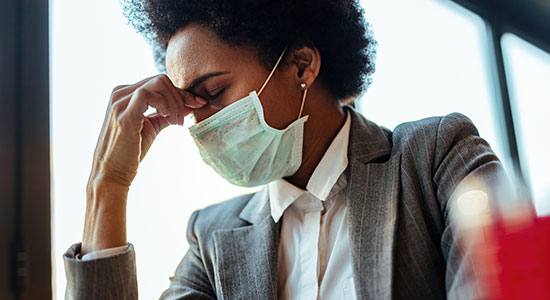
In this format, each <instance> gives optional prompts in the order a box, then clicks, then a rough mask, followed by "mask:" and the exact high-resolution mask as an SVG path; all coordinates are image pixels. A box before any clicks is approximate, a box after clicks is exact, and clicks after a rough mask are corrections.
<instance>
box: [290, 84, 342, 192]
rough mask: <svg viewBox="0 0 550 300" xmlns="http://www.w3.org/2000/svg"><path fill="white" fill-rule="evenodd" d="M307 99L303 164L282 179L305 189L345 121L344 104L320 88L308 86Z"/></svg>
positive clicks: (304, 111) (304, 113)
mask: <svg viewBox="0 0 550 300" xmlns="http://www.w3.org/2000/svg"><path fill="white" fill-rule="evenodd" d="M307 98H308V99H307V100H306V103H305V105H304V110H303V115H309V118H308V120H307V122H306V123H305V124H304V142H303V150H302V164H301V165H300V168H299V169H298V171H296V173H294V175H292V176H289V177H285V178H284V179H285V180H286V181H288V182H289V183H291V184H293V185H294V186H296V187H299V188H301V189H304V190H305V189H306V187H307V183H308V181H309V179H310V178H311V175H312V174H313V171H314V170H315V168H316V167H317V165H318V164H319V162H320V161H321V158H323V155H324V154H325V152H326V151H327V149H328V147H329V146H330V144H331V143H332V140H333V139H334V138H335V137H336V135H337V134H338V132H339V131H340V128H342V126H343V125H344V123H345V121H346V114H345V112H344V109H343V107H342V106H341V105H340V103H339V102H338V101H337V100H336V99H335V98H334V97H332V96H330V93H329V92H328V91H326V90H325V89H323V88H322V87H320V88H318V89H310V91H309V93H308V97H307Z"/></svg>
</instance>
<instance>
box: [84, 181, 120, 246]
mask: <svg viewBox="0 0 550 300" xmlns="http://www.w3.org/2000/svg"><path fill="white" fill-rule="evenodd" d="M128 190H129V187H128V186H125V185H122V184H119V183H117V182H113V181H109V180H104V179H95V180H90V181H89V182H88V186H87V201H86V216H85V221H84V234H83V239H82V248H81V255H84V254H86V253H89V252H91V251H95V250H101V249H107V248H112V247H117V246H122V245H125V244H126V202H127V198H128Z"/></svg>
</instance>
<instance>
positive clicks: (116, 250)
mask: <svg viewBox="0 0 550 300" xmlns="http://www.w3.org/2000/svg"><path fill="white" fill-rule="evenodd" d="M127 250H128V245H123V246H118V247H113V248H107V249H102V250H96V251H92V252H90V253H86V254H84V256H82V257H81V256H80V253H78V254H77V255H76V259H80V260H83V261H87V260H94V259H98V258H105V257H110V256H113V255H117V254H120V253H123V252H124V251H127Z"/></svg>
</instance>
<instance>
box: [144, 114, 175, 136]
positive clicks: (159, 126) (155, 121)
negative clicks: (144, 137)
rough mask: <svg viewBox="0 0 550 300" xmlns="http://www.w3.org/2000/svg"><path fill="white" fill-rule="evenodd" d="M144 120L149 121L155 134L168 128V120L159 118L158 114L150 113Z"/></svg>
mask: <svg viewBox="0 0 550 300" xmlns="http://www.w3.org/2000/svg"><path fill="white" fill-rule="evenodd" d="M146 118H147V119H149V121H150V122H151V124H152V125H153V128H154V129H155V131H156V133H157V134H158V133H159V132H160V131H161V130H163V129H164V128H166V127H168V126H170V122H168V119H167V118H166V117H163V116H161V115H160V114H159V113H152V114H150V115H148V116H146Z"/></svg>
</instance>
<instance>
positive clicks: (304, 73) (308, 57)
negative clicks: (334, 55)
mask: <svg viewBox="0 0 550 300" xmlns="http://www.w3.org/2000/svg"><path fill="white" fill-rule="evenodd" d="M290 63H291V65H292V66H293V67H294V68H293V69H294V70H295V73H294V78H295V80H296V86H298V87H299V86H300V84H302V83H305V84H306V86H307V87H308V88H309V87H310V86H311V85H312V84H313V83H314V82H315V80H316V79H317V76H318V75H319V70H320V69H321V54H320V53H319V50H317V49H316V48H310V47H303V48H301V49H297V50H294V51H293V53H292V54H291V55H290Z"/></svg>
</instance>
